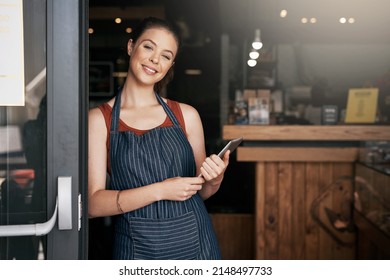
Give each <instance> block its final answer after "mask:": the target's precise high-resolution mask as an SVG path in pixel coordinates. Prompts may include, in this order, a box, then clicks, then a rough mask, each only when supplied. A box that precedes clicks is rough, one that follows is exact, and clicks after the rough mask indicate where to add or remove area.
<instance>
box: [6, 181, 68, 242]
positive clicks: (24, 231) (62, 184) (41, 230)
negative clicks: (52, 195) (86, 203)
mask: <svg viewBox="0 0 390 280" xmlns="http://www.w3.org/2000/svg"><path fill="white" fill-rule="evenodd" d="M57 217H58V229H59V230H71V229H72V177H71V176H60V177H58V178H57V198H56V205H55V208H54V213H53V215H52V216H51V218H50V219H49V220H48V221H47V222H44V223H37V224H22V225H6V226H0V237H11V236H29V235H35V236H41V235H46V234H48V233H49V232H50V231H51V230H52V229H53V228H54V225H55V223H56V220H57Z"/></svg>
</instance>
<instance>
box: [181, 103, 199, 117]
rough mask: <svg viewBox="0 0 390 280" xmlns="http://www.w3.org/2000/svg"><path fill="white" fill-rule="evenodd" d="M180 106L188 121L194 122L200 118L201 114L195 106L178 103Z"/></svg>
mask: <svg viewBox="0 0 390 280" xmlns="http://www.w3.org/2000/svg"><path fill="white" fill-rule="evenodd" d="M178 104H179V106H180V109H181V111H182V113H183V116H184V119H185V120H186V121H187V120H192V119H194V118H199V113H198V111H197V110H196V109H195V108H194V107H193V106H191V105H189V104H186V103H180V102H178Z"/></svg>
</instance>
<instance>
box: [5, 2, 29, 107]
mask: <svg viewBox="0 0 390 280" xmlns="http://www.w3.org/2000/svg"><path fill="white" fill-rule="evenodd" d="M24 102H25V88H24V47H23V1H22V0H0V106H24Z"/></svg>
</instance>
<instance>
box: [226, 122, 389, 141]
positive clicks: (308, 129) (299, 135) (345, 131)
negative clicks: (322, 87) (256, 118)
mask: <svg viewBox="0 0 390 280" xmlns="http://www.w3.org/2000/svg"><path fill="white" fill-rule="evenodd" d="M222 134H223V139H225V140H230V139H234V138H238V137H241V136H244V140H246V141H269V140H271V141H376V140H389V139H390V126H388V125H380V126H376V125H264V126H261V125H225V126H224V127H223V133H222Z"/></svg>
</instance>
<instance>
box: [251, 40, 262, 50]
mask: <svg viewBox="0 0 390 280" xmlns="http://www.w3.org/2000/svg"><path fill="white" fill-rule="evenodd" d="M252 47H253V48H254V49H255V50H260V49H261V48H262V47H263V43H262V42H253V43H252Z"/></svg>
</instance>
